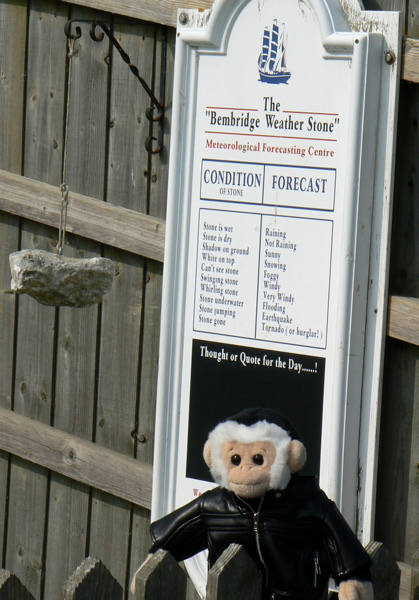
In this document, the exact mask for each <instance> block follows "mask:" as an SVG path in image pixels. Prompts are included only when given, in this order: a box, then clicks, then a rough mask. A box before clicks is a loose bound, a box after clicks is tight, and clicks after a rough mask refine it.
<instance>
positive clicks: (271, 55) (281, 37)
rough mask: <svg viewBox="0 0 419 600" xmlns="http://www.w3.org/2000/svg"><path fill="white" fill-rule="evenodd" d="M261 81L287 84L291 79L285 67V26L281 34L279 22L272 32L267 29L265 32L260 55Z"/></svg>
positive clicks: (275, 23)
mask: <svg viewBox="0 0 419 600" xmlns="http://www.w3.org/2000/svg"><path fill="white" fill-rule="evenodd" d="M258 66H259V75H260V81H264V82H266V83H287V81H288V79H289V78H290V77H291V73H290V71H288V70H287V67H286V66H285V25H284V24H282V30H281V33H280V32H279V27H278V21H277V20H276V19H275V20H274V21H273V24H272V31H271V32H270V31H269V29H268V27H265V30H264V32H263V41H262V52H261V53H260V55H259V61H258Z"/></svg>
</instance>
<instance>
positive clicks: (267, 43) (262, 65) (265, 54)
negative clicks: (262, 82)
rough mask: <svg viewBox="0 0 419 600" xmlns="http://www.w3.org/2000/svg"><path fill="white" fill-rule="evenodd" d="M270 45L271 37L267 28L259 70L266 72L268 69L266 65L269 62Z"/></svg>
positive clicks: (264, 34) (264, 33)
mask: <svg viewBox="0 0 419 600" xmlns="http://www.w3.org/2000/svg"><path fill="white" fill-rule="evenodd" d="M270 43H271V36H270V33H269V29H268V28H267V27H265V31H264V32H263V42H262V52H261V53H260V55H259V70H264V69H265V68H266V63H267V62H268V57H269V46H270Z"/></svg>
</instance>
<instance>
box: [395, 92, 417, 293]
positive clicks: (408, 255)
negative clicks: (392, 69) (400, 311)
mask: <svg viewBox="0 0 419 600" xmlns="http://www.w3.org/2000/svg"><path fill="white" fill-rule="evenodd" d="M418 122H419V86H418V85H416V84H409V83H407V82H402V83H401V86H400V104H399V120H398V129H397V155H396V176H395V189H394V197H395V202H394V210H393V226H392V245H391V258H390V291H391V293H393V294H399V295H404V296H412V297H414V298H419V245H418V244H417V236H418V231H419V202H418V197H419V173H418V168H417V167H418V164H419V125H418Z"/></svg>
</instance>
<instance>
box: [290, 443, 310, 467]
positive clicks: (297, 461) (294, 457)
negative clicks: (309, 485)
mask: <svg viewBox="0 0 419 600" xmlns="http://www.w3.org/2000/svg"><path fill="white" fill-rule="evenodd" d="M306 458H307V453H306V449H305V448H304V446H303V444H302V443H301V442H300V441H299V440H292V442H291V443H290V448H289V452H288V466H289V469H290V471H291V473H292V474H294V473H298V471H301V469H302V468H303V467H304V464H305V462H306Z"/></svg>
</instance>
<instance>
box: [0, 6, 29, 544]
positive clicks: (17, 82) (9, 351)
mask: <svg viewBox="0 0 419 600" xmlns="http://www.w3.org/2000/svg"><path fill="white" fill-rule="evenodd" d="M26 13H27V2H26V0H21V1H17V2H14V3H10V2H5V1H4V0H2V1H1V2H0V131H1V136H0V168H2V169H5V170H8V171H12V172H14V173H21V170H22V132H23V109H24V86H25V77H24V74H25V40H26V27H27V16H26ZM18 244H19V219H18V218H16V217H13V216H11V215H8V214H6V213H3V212H0V261H1V262H0V264H1V265H2V268H1V269H0V405H1V406H2V407H5V408H10V406H11V402H12V389H13V388H12V373H13V360H14V339H13V336H14V322H15V297H14V295H12V294H7V293H4V292H5V291H7V290H9V289H10V270H9V267H8V263H9V254H10V253H11V252H14V251H15V250H18ZM8 464H9V457H8V455H7V454H5V453H4V452H0V540H1V541H3V539H4V535H5V534H4V532H5V515H6V502H7V495H8Z"/></svg>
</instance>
